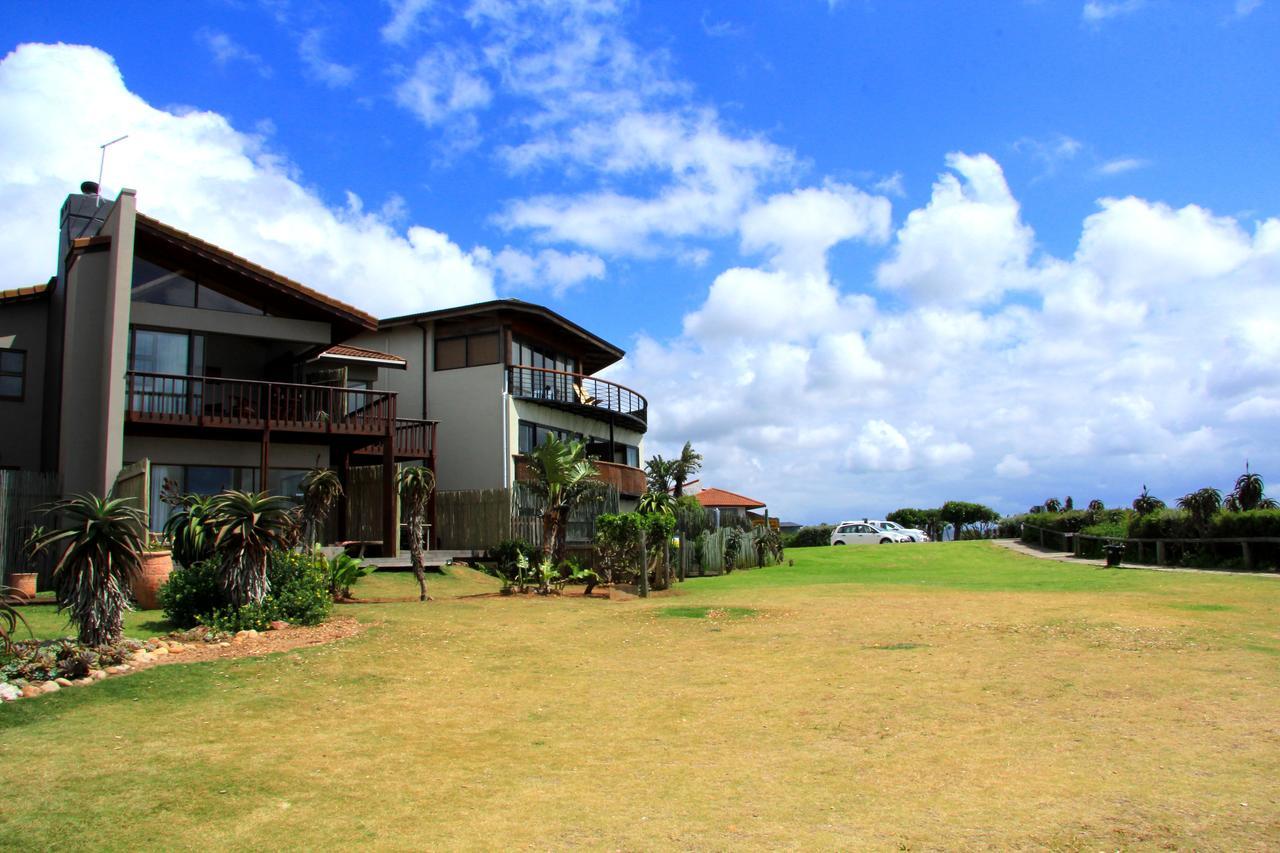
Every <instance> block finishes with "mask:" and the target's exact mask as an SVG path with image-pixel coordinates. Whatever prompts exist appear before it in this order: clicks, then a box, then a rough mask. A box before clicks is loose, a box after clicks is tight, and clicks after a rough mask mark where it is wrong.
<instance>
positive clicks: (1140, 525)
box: [1129, 509, 1197, 539]
mask: <svg viewBox="0 0 1280 853" xmlns="http://www.w3.org/2000/svg"><path fill="white" fill-rule="evenodd" d="M1129 538H1130V539H1195V538H1197V533H1196V529H1195V526H1194V525H1193V524H1192V521H1191V516H1190V515H1188V514H1187V513H1186V512H1184V511H1183V510H1180V509H1161V510H1156V511H1155V512H1150V513H1147V514H1146V515H1135V516H1134V517H1133V518H1131V519H1130V520H1129Z"/></svg>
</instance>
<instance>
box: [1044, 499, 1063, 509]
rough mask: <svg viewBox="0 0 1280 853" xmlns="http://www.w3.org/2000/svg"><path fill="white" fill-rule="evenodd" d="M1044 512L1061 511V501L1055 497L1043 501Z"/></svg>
mask: <svg viewBox="0 0 1280 853" xmlns="http://www.w3.org/2000/svg"><path fill="white" fill-rule="evenodd" d="M1044 511H1045V512H1062V501H1060V500H1058V499H1057V498H1049V499H1048V500H1047V501H1045V502H1044Z"/></svg>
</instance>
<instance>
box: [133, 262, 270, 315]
mask: <svg viewBox="0 0 1280 853" xmlns="http://www.w3.org/2000/svg"><path fill="white" fill-rule="evenodd" d="M132 287H133V301H134V302H149V303H151V304H153V305H176V306H178V307H180V308H201V309H204V310H206V311H230V312H232V313H234V314H262V313H264V312H263V310H262V309H261V308H258V307H257V306H254V305H250V304H248V303H247V302H243V301H241V300H239V299H236V298H235V297H233V296H227V295H226V294H225V293H222V292H220V291H217V290H214V289H213V288H211V287H208V286H207V285H204V284H198V283H197V281H196V278H195V276H193V275H192V274H190V273H188V272H187V271H186V270H173V269H169V268H167V267H165V266H162V265H160V264H157V263H155V262H153V261H148V260H147V259H146V258H140V257H137V256H136V255H135V256H134V259H133V282H132Z"/></svg>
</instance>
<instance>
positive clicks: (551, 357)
mask: <svg viewBox="0 0 1280 853" xmlns="http://www.w3.org/2000/svg"><path fill="white" fill-rule="evenodd" d="M511 363H512V364H516V365H523V366H525V367H541V368H544V369H546V370H560V371H563V372H565V373H577V372H578V362H577V359H574V358H572V357H571V356H567V355H565V354H564V353H559V352H556V351H554V350H552V349H550V348H548V347H544V346H539V345H537V344H531V343H529V342H528V341H526V340H522V339H520V338H516V339H515V340H513V341H512V343H511Z"/></svg>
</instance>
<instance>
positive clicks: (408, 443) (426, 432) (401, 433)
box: [356, 418, 439, 459]
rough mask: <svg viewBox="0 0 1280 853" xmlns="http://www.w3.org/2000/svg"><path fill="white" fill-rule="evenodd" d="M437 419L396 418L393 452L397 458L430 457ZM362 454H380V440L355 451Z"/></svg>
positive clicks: (434, 443)
mask: <svg viewBox="0 0 1280 853" xmlns="http://www.w3.org/2000/svg"><path fill="white" fill-rule="evenodd" d="M438 424H439V421H418V420H411V419H409V418H396V433H395V452H396V458H397V459H430V458H432V457H433V456H435V452H436V426H437V425H438ZM356 453H359V454H362V455H376V456H380V455H382V442H380V441H379V442H376V443H374V444H370V445H369V446H368V447H362V448H360V449H359V450H357V451H356Z"/></svg>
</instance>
